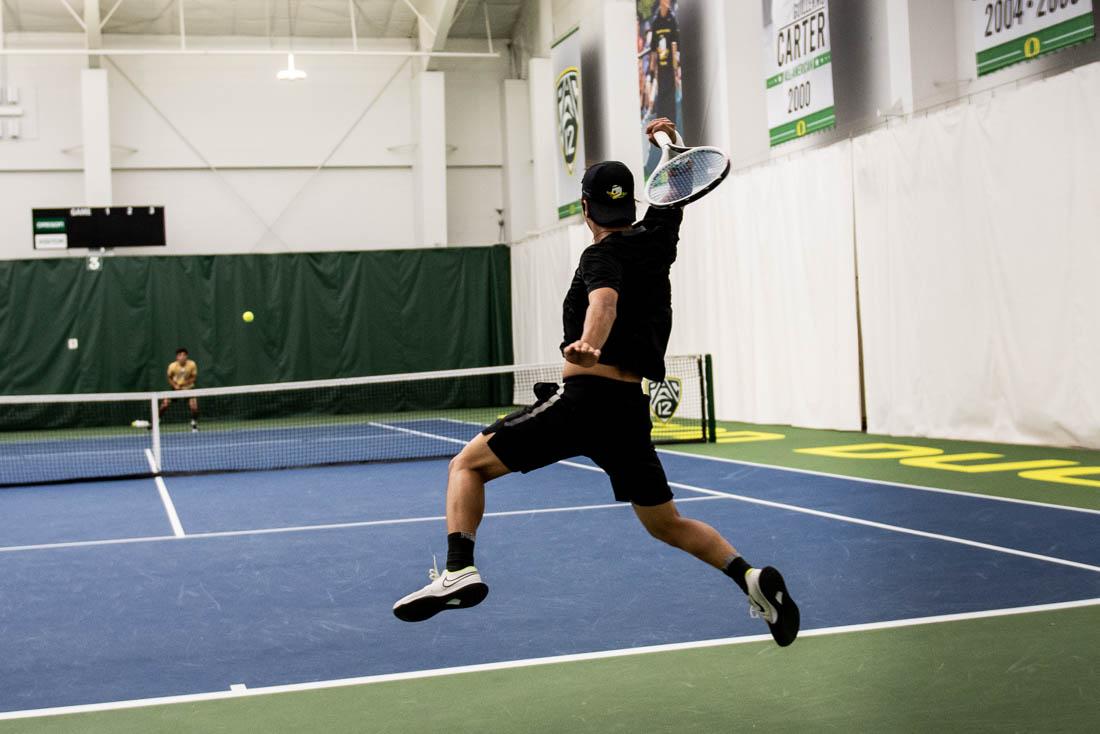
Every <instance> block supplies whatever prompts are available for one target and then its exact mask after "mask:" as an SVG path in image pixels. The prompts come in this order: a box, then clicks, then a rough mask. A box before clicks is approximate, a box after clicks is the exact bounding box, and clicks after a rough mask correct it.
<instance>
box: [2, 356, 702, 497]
mask: <svg viewBox="0 0 1100 734" xmlns="http://www.w3.org/2000/svg"><path fill="white" fill-rule="evenodd" d="M666 368H667V371H668V376H667V379H666V380H665V381H664V382H661V383H654V382H647V383H645V384H644V385H643V387H644V389H645V390H646V392H647V393H648V394H649V396H650V407H651V417H652V420H653V440H654V442H655V443H673V442H702V441H709V440H713V436H714V421H713V398H712V393H711V392H710V390H709V372H710V369H709V357H704V356H682V357H669V358H668V359H667V364H666ZM560 380H561V364H560V363H554V364H542V365H526V366H505V367H486V368H476V369H460V370H445V371H437V372H422V373H412V374H405V375H383V376H372V377H361V378H350V379H335V380H317V381H310V382H288V383H273V384H267V385H251V386H243V387H225V388H199V389H194V390H188V391H186V392H148V393H114V394H80V395H31V396H0V486H17V485H31V484H45V483H54V482H68V481H81V480H91V479H115V478H130V477H148V476H152V475H154V474H165V475H172V474H199V473H209V472H229V471H254V470H267V469H286V468H292V467H305V466H324V465H335V464H355V463H367V462H381V461H407V460H415V459H431V458H449V457H451V456H454V455H455V454H456V453H458V451H459V449H461V448H462V446H463V445H464V444H465V443H466V442H467V441H468V440H469V439H470V438H472V437H473V436H474V435H476V433H477V432H478V431H479V430H480V429H481V428H482V427H484V426H486V425H488V424H489V423H492V422H493V421H495V420H496V419H497V418H499V417H501V416H504V415H507V414H508V413H510V412H512V411H514V410H518V409H519V408H520V407H521V406H524V405H530V404H531V403H533V402H535V395H534V388H535V385H536V384H537V383H543V382H548V383H556V382H560ZM164 399H169V400H170V401H171V402H170V404H169V406H168V408H167V410H166V411H165V413H164V415H163V417H162V416H161V415H160V406H161V403H162V401H163V400H164ZM191 399H194V400H195V401H196V402H197V405H198V410H199V422H198V426H199V430H198V431H197V432H195V431H192V428H191V425H190V419H191V414H190V410H189V407H188V403H189V401H190V400H191Z"/></svg>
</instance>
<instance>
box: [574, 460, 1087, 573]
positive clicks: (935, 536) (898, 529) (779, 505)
mask: <svg viewBox="0 0 1100 734" xmlns="http://www.w3.org/2000/svg"><path fill="white" fill-rule="evenodd" d="M558 463H559V464H565V465H566V466H572V467H575V468H577V469H585V470H587V471H598V472H602V471H603V469H600V468H599V467H596V466H588V465H586V464H577V463H574V462H572V461H559V462H558ZM668 485H669V486H670V487H676V488H678V489H686V490H688V491H691V492H700V493H702V494H706V495H710V496H711V497H728V498H729V499H731V500H737V501H738V502H747V503H749V504H752V505H762V506H764V507H773V508H776V509H779V510H790V511H791V512H798V513H801V514H803V515H814V516H815V517H824V518H827V519H829V520H839V521H840V522H846V523H850V524H852V525H864V526H866V527H869V528H877V529H879V530H889V531H891V532H894V533H903V534H905V535H915V536H917V537H919V538H930V539H932V540H942V541H946V542H948V543H957V544H958V545H967V546H970V547H971V548H981V549H982V550H991V551H996V552H997V553H1007V554H1008V555H1010V556H1020V557H1022V558H1031V559H1034V560H1037V561H1046V562H1047V563H1057V564H1058V565H1060V566H1070V567H1071V568H1080V569H1083V570H1085V571H1093V572H1094V573H1100V566H1093V565H1090V564H1088V563H1081V562H1079V561H1071V560H1068V559H1066V558H1058V557H1056V556H1044V555H1042V554H1040V553H1031V552H1030V551H1022V550H1017V549H1016V548H1009V547H1007V546H1003V545H993V544H991V543H981V542H979V541H976V540H967V539H966V538H959V537H957V536H954V535H943V534H941V533H930V532H927V531H924V530H913V529H912V528H906V527H902V526H901V525H889V524H887V523H884V522H875V521H874V520H864V519H862V518H859V517H852V516H850V515H839V514H837V513H835V512H825V511H824V510H814V509H811V508H809V507H800V506H799V505H788V504H786V503H785V502H773V501H771V500H762V499H758V498H756V497H746V496H745V495H741V494H734V493H732V492H721V491H719V490H717V489H708V488H706V487H695V486H693V485H690V484H683V483H682V482H669V483H668ZM678 501H681V502H682V501H683V500H678Z"/></svg>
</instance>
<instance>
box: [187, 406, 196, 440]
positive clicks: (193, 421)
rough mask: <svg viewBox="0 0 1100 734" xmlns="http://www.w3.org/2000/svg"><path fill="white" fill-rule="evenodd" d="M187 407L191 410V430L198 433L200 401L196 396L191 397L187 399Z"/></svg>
mask: <svg viewBox="0 0 1100 734" xmlns="http://www.w3.org/2000/svg"><path fill="white" fill-rule="evenodd" d="M187 407H188V408H189V409H190V410H191V432H192V433H198V430H199V401H198V400H196V399H195V398H191V399H190V400H188V401H187Z"/></svg>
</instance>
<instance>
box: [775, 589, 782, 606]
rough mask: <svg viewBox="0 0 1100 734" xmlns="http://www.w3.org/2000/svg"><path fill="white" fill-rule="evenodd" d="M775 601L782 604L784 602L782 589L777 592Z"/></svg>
mask: <svg viewBox="0 0 1100 734" xmlns="http://www.w3.org/2000/svg"><path fill="white" fill-rule="evenodd" d="M775 603H776V604H782V603H783V592H782V591H777V592H775Z"/></svg>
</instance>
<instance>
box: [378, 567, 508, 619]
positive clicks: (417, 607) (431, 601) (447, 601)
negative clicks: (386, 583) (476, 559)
mask: <svg viewBox="0 0 1100 734" xmlns="http://www.w3.org/2000/svg"><path fill="white" fill-rule="evenodd" d="M428 577H429V578H431V580H432V582H431V583H430V584H428V585H427V586H425V587H424V588H423V589H421V590H420V591H414V592H413V593H411V594H409V595H408V596H406V597H403V598H401V599H399V600H398V602H397V603H396V604H394V605H393V615H394V616H395V617H397V618H398V619H400V620H401V621H403V622H423V621H424V620H425V619H428V618H430V617H434V616H435V615H436V614H439V613H440V612H442V611H443V610H444V609H465V608H467V607H474V606H477V605H478V604H480V603H481V602H482V601H483V600H484V599H485V597H486V596H488V595H489V587H488V586H486V584H485V582H484V581H482V580H481V574H480V573H478V571H477V567H475V566H467V567H466V568H463V569H460V570H458V571H443V573H440V572H439V569H437V568H432V569H431V570H430V571H428Z"/></svg>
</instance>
